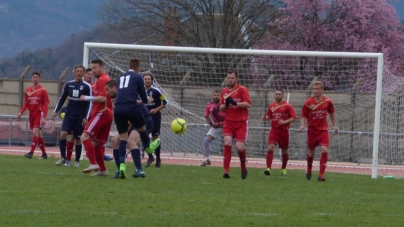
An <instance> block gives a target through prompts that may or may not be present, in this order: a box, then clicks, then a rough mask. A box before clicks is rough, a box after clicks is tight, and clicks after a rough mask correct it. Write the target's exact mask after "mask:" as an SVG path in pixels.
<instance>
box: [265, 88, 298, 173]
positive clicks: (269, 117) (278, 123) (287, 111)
mask: <svg viewBox="0 0 404 227" xmlns="http://www.w3.org/2000/svg"><path fill="white" fill-rule="evenodd" d="M296 118H297V117H296V112H295V110H294V109H293V106H292V105H290V104H289V103H287V102H286V101H284V100H283V90H282V89H276V90H275V102H273V103H271V104H270V105H269V106H268V111H267V114H266V115H264V116H262V120H263V121H272V122H271V131H270V132H269V135H268V152H267V169H266V170H265V172H264V173H265V174H266V175H271V169H272V160H273V158H274V149H275V146H276V145H277V144H279V148H280V149H281V150H282V167H281V171H282V175H286V174H287V173H286V165H287V163H288V160H289V153H288V148H289V128H290V123H291V122H293V121H295V120H296Z"/></svg>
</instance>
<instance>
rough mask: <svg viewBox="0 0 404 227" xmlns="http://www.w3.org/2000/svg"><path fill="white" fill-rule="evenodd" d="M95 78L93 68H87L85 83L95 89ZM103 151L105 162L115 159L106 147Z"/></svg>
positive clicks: (103, 147) (102, 147)
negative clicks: (109, 154)
mask: <svg viewBox="0 0 404 227" xmlns="http://www.w3.org/2000/svg"><path fill="white" fill-rule="evenodd" d="M93 76H94V75H93V71H92V70H91V68H87V69H86V74H84V81H86V82H87V83H89V84H90V85H91V87H94V85H95V83H94V82H93ZM72 146H73V145H72ZM101 149H102V153H104V160H105V161H111V160H113V158H111V157H109V156H108V155H106V154H105V145H104V146H101ZM67 155H68V156H69V153H67Z"/></svg>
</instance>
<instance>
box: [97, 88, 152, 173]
mask: <svg viewBox="0 0 404 227" xmlns="http://www.w3.org/2000/svg"><path fill="white" fill-rule="evenodd" d="M105 90H107V94H108V95H109V96H110V97H111V98H115V97H116V93H117V89H116V82H115V81H113V80H111V81H109V82H108V83H107V84H106V85H105ZM138 100H139V101H138V104H139V107H140V110H141V111H142V113H143V116H144V118H145V121H146V131H147V134H149V133H151V131H152V130H153V118H152V116H151V114H150V112H149V110H148V109H147V107H146V105H145V104H143V102H142V101H141V100H140V97H139V99H138ZM128 129H129V130H128V140H127V141H128V142H127V143H128V147H129V149H130V151H131V155H132V159H133V163H134V164H135V166H136V171H135V173H134V174H133V175H132V176H133V177H135V178H138V177H142V178H144V177H146V173H145V172H144V171H143V169H142V162H141V159H140V150H139V148H137V143H139V141H140V140H141V139H140V134H139V132H138V131H137V129H134V128H133V127H132V126H131V125H129V127H128ZM119 143H120V139H119V134H116V135H115V136H114V137H113V138H112V150H113V154H114V159H115V164H116V167H117V168H118V170H117V171H116V173H115V176H114V177H113V178H114V179H117V178H119V175H120V170H119V169H120V161H119Z"/></svg>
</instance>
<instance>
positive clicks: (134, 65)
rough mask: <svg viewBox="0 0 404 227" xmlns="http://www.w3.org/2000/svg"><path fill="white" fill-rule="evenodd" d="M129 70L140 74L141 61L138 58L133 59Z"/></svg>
mask: <svg viewBox="0 0 404 227" xmlns="http://www.w3.org/2000/svg"><path fill="white" fill-rule="evenodd" d="M129 69H132V70H133V71H135V72H137V73H139V72H140V60H139V59H137V58H132V59H130V61H129Z"/></svg>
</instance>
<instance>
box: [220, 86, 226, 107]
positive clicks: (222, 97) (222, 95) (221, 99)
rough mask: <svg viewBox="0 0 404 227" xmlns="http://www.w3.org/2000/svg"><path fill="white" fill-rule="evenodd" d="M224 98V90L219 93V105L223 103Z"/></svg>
mask: <svg viewBox="0 0 404 227" xmlns="http://www.w3.org/2000/svg"><path fill="white" fill-rule="evenodd" d="M224 103H225V100H224V90H223V91H222V93H221V94H220V105H224Z"/></svg>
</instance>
